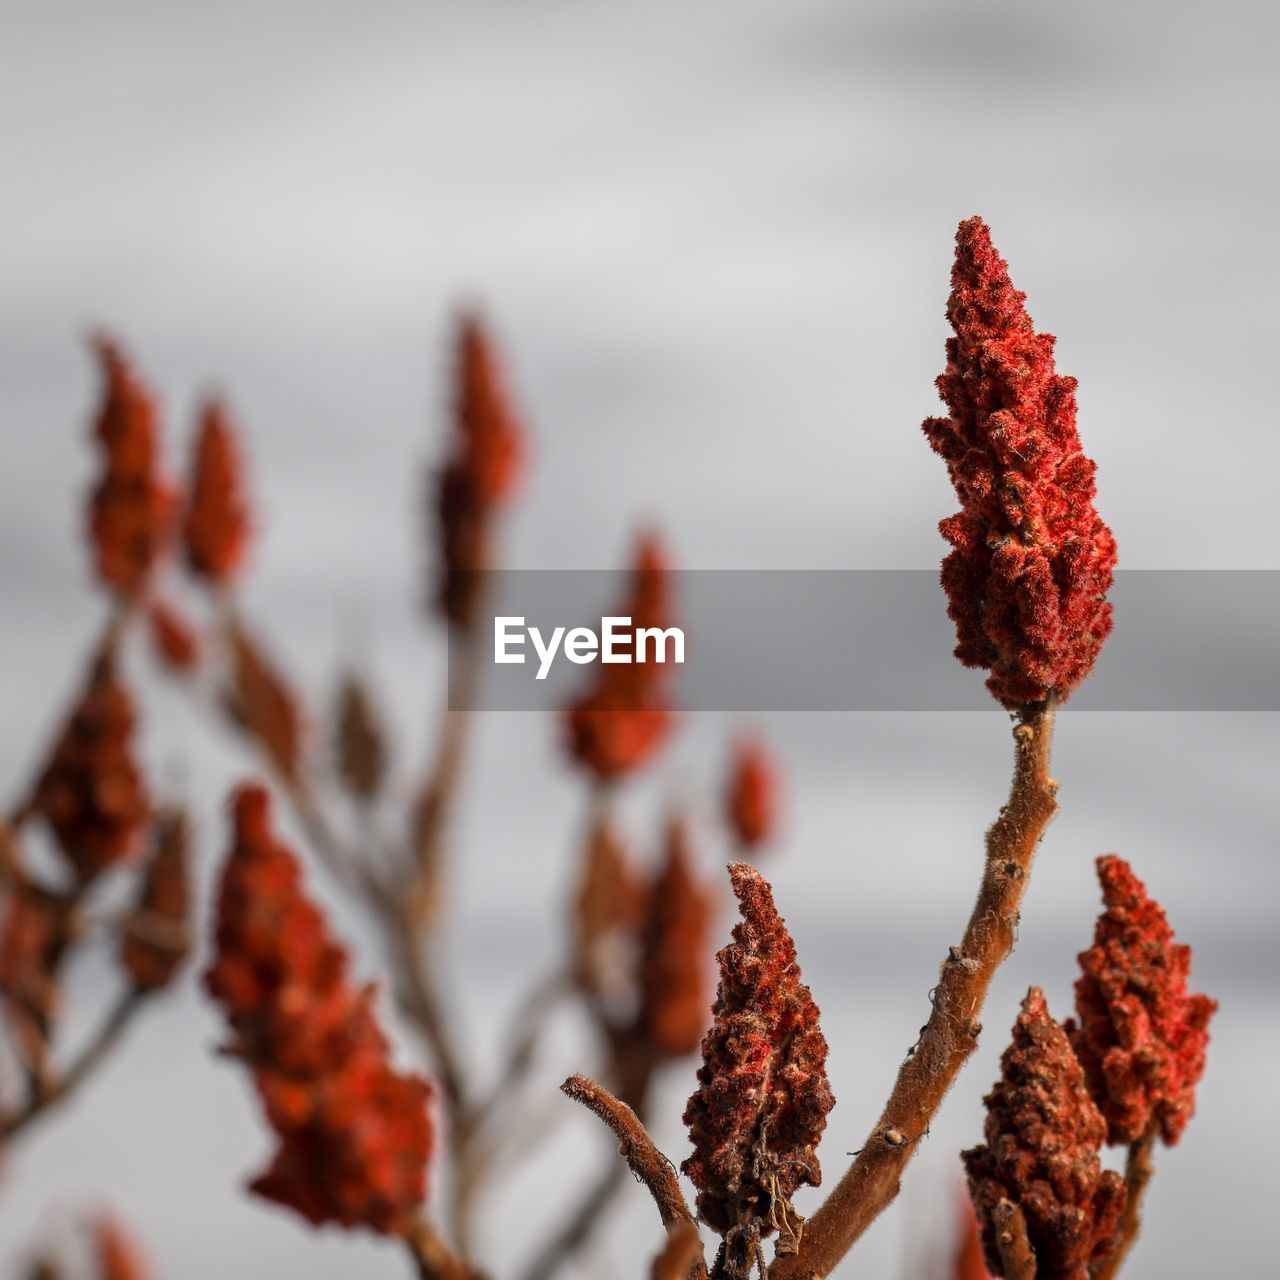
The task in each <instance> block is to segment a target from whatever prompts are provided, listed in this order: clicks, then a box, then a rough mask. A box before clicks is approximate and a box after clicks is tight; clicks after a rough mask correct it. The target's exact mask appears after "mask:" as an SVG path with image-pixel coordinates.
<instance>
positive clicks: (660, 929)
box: [637, 820, 715, 1058]
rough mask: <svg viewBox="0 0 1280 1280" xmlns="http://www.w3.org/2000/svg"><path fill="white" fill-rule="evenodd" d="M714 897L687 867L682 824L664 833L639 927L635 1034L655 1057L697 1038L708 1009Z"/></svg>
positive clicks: (673, 1053) (679, 1050)
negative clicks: (663, 852) (662, 856)
mask: <svg viewBox="0 0 1280 1280" xmlns="http://www.w3.org/2000/svg"><path fill="white" fill-rule="evenodd" d="M714 906H715V904H714V900H713V898H712V896H711V895H710V893H708V892H707V890H706V889H705V888H704V887H703V885H702V884H701V882H700V881H699V879H698V877H697V874H696V872H695V870H694V865H693V851H692V849H691V847H690V842H689V833H688V828H687V827H686V826H685V824H684V823H683V822H681V821H678V820H677V821H674V822H672V823H671V825H670V827H669V829H668V832H667V851H666V859H665V861H664V862H663V865H662V868H661V870H659V872H658V874H657V876H656V877H655V879H654V881H653V884H652V886H651V887H650V889H649V893H648V895H647V901H646V904H645V912H644V919H643V921H642V923H641V927H640V1011H639V1016H638V1019H637V1027H638V1030H639V1031H640V1034H641V1035H642V1036H643V1037H644V1039H645V1041H646V1043H647V1044H649V1045H650V1046H651V1047H652V1048H653V1049H654V1050H655V1051H656V1052H657V1053H658V1054H659V1055H660V1056H663V1057H671V1058H679V1057H683V1056H684V1055H685V1054H686V1053H692V1052H693V1051H694V1050H695V1049H696V1048H697V1047H698V1044H699V1043H700V1042H701V1040H702V1034H703V1032H704V1031H705V1030H706V1029H707V1023H708V1021H709V1020H710V1012H711V975H710V972H709V967H708V963H707V961H708V952H709V950H710V942H711V918H712V912H713V910H714Z"/></svg>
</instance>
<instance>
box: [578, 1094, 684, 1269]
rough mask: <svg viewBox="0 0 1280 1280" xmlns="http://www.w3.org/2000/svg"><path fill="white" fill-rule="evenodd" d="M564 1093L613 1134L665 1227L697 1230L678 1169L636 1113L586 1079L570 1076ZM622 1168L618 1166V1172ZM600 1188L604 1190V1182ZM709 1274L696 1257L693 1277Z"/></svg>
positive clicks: (624, 1157)
mask: <svg viewBox="0 0 1280 1280" xmlns="http://www.w3.org/2000/svg"><path fill="white" fill-rule="evenodd" d="M560 1090H561V1092H562V1093H564V1094H566V1095H567V1096H568V1097H570V1098H572V1099H573V1100H574V1101H575V1102H580V1103H581V1104H582V1105H583V1106H584V1107H586V1108H587V1110H588V1111H591V1112H592V1113H593V1114H594V1115H596V1116H597V1117H598V1118H599V1119H601V1120H602V1121H604V1123H605V1124H606V1125H608V1126H609V1128H610V1129H611V1130H612V1131H613V1133H614V1136H615V1137H616V1138H617V1139H618V1153H619V1154H620V1155H621V1156H622V1158H623V1160H625V1161H626V1163H627V1166H628V1168H630V1170H631V1172H632V1173H633V1174H634V1175H635V1176H636V1178H637V1179H638V1180H639V1181H640V1182H642V1183H643V1184H644V1186H645V1187H646V1189H647V1190H648V1192H649V1194H650V1195H651V1196H652V1197H653V1202H654V1204H655V1205H657V1207H658V1215H659V1217H660V1218H661V1219H662V1225H663V1226H664V1227H666V1228H667V1230H668V1231H670V1230H672V1229H673V1228H676V1227H679V1226H681V1225H682V1224H687V1225H689V1226H691V1227H694V1229H695V1230H696V1222H695V1220H694V1216H693V1214H692V1212H691V1211H690V1209H689V1206H688V1204H687V1203H686V1202H685V1198H684V1194H683V1192H681V1190H680V1184H679V1182H678V1181H677V1180H676V1173H675V1168H674V1167H673V1166H672V1164H671V1161H670V1160H668V1159H667V1158H666V1156H664V1155H663V1154H662V1152H661V1151H659V1150H658V1148H657V1147H656V1146H655V1145H654V1141H653V1139H652V1138H651V1137H650V1136H649V1132H648V1130H647V1129H646V1128H645V1127H644V1124H643V1123H642V1122H641V1120H640V1117H639V1116H638V1115H636V1113H635V1111H633V1110H632V1109H631V1108H630V1107H629V1106H627V1104H626V1103H625V1102H622V1101H620V1100H619V1099H618V1098H615V1097H614V1096H613V1094H611V1093H610V1092H609V1091H608V1090H607V1089H605V1088H604V1087H603V1086H602V1085H599V1084H597V1083H596V1082H595V1081H594V1080H589V1079H588V1078H587V1077H586V1076H570V1077H569V1078H568V1079H567V1080H566V1081H565V1082H564V1084H562V1085H561V1086H560ZM621 1167H622V1166H621V1165H618V1166H616V1168H618V1169H621ZM597 1185H598V1186H599V1187H603V1186H604V1185H605V1182H604V1179H602V1180H601V1182H600V1183H599V1184H597ZM706 1274H707V1272H706V1265H705V1263H704V1262H703V1260H702V1259H701V1257H697V1256H696V1257H695V1258H694V1260H693V1264H692V1265H691V1267H690V1270H689V1275H690V1277H696V1278H697V1280H705V1277H706Z"/></svg>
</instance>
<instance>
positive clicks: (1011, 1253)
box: [995, 1200, 1036, 1280]
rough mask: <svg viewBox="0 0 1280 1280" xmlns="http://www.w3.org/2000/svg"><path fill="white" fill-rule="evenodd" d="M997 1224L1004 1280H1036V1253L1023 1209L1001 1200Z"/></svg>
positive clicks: (996, 1219) (996, 1215) (997, 1210)
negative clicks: (1028, 1236) (1029, 1237)
mask: <svg viewBox="0 0 1280 1280" xmlns="http://www.w3.org/2000/svg"><path fill="white" fill-rule="evenodd" d="M995 1226H996V1247H997V1248H998V1249H999V1250H1000V1262H1001V1264H1002V1269H1003V1271H1004V1280H1036V1255H1035V1253H1034V1252H1033V1250H1032V1248H1031V1241H1030V1240H1029V1239H1028V1238H1027V1220H1026V1219H1025V1218H1024V1217H1023V1216H1022V1210H1021V1209H1019V1208H1018V1206H1017V1205H1016V1204H1014V1203H1013V1202H1012V1201H1010V1200H1001V1201H1000V1203H999V1204H998V1205H996V1208H995Z"/></svg>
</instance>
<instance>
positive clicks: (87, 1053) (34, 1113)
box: [0, 988, 144, 1144]
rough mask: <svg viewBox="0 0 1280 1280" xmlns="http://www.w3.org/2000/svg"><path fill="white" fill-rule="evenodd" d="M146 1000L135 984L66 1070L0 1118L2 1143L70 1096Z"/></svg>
mask: <svg viewBox="0 0 1280 1280" xmlns="http://www.w3.org/2000/svg"><path fill="white" fill-rule="evenodd" d="M143 1001H144V996H143V995H142V993H140V992H138V991H136V990H134V989H132V988H130V989H129V990H128V991H127V992H125V994H124V995H122V996H121V997H120V999H119V1000H118V1001H117V1002H116V1004H115V1006H114V1007H113V1008H112V1010H111V1012H110V1013H109V1014H108V1015H107V1018H106V1020H105V1021H104V1022H103V1024H102V1026H101V1027H100V1028H99V1029H98V1031H97V1033H96V1034H95V1035H94V1037H93V1039H92V1040H90V1041H89V1043H88V1044H87V1045H86V1046H85V1047H84V1048H83V1049H82V1050H81V1051H80V1054H79V1055H78V1056H77V1057H76V1058H75V1060H74V1061H73V1062H72V1063H71V1065H70V1066H69V1067H68V1068H67V1069H66V1071H65V1072H63V1073H62V1075H61V1076H59V1077H58V1078H57V1079H56V1080H54V1081H53V1082H52V1083H50V1084H48V1085H46V1086H45V1087H44V1088H43V1089H41V1090H40V1092H39V1093H38V1094H36V1095H35V1096H34V1097H32V1098H31V1099H30V1101H28V1102H27V1104H26V1105H25V1106H23V1107H22V1108H21V1110H19V1111H15V1112H13V1113H12V1114H11V1115H8V1116H5V1117H3V1118H0V1144H3V1143H5V1142H8V1141H9V1140H10V1139H11V1138H14V1137H16V1136H17V1135H18V1134H19V1133H21V1132H22V1131H23V1130H24V1129H25V1128H26V1127H27V1126H28V1125H29V1124H31V1123H32V1122H33V1121H35V1120H36V1119H38V1118H39V1117H40V1116H43V1115H45V1114H47V1113H48V1112H49V1111H50V1110H52V1109H53V1108H54V1107H55V1106H57V1105H58V1104H59V1103H62V1102H65V1101H66V1100H67V1099H68V1098H69V1097H71V1095H72V1094H73V1093H75V1091H76V1090H77V1089H78V1088H79V1087H80V1086H81V1085H82V1084H84V1082H85V1081H86V1080H88V1078H89V1077H90V1076H91V1075H92V1074H93V1073H94V1071H96V1070H97V1068H98V1067H99V1066H101V1065H102V1063H103V1062H104V1061H105V1060H106V1059H107V1057H108V1056H109V1055H110V1054H111V1051H112V1050H113V1049H114V1048H115V1047H116V1045H117V1044H118V1043H119V1042H120V1040H121V1038H122V1037H123V1035H124V1033H125V1031H126V1029H127V1028H128V1026H129V1023H130V1022H131V1021H132V1020H133V1017H134V1015H135V1014H136V1013H137V1012H138V1010H139V1009H140V1008H141V1007H142V1004H143Z"/></svg>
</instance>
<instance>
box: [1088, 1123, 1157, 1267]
mask: <svg viewBox="0 0 1280 1280" xmlns="http://www.w3.org/2000/svg"><path fill="white" fill-rule="evenodd" d="M1155 1145H1156V1127H1155V1125H1154V1124H1153V1125H1152V1126H1151V1128H1149V1129H1148V1130H1147V1131H1146V1133H1144V1134H1143V1135H1142V1137H1140V1138H1139V1139H1138V1140H1137V1141H1136V1142H1131V1143H1130V1144H1129V1155H1128V1158H1127V1159H1126V1160H1125V1166H1124V1185H1125V1189H1126V1190H1127V1192H1128V1195H1127V1197H1126V1199H1125V1203H1124V1213H1123V1214H1122V1215H1121V1218H1120V1227H1119V1230H1118V1233H1117V1234H1118V1236H1119V1243H1118V1244H1117V1245H1116V1248H1115V1251H1114V1252H1113V1253H1112V1254H1111V1256H1110V1257H1109V1258H1107V1259H1106V1261H1104V1262H1100V1263H1099V1264H1098V1265H1097V1266H1096V1267H1094V1268H1093V1269H1092V1270H1091V1271H1090V1273H1089V1275H1090V1280H1112V1278H1113V1277H1114V1276H1117V1275H1119V1274H1120V1268H1121V1267H1122V1266H1124V1262H1125V1259H1126V1258H1127V1257H1128V1256H1129V1253H1130V1251H1131V1250H1132V1248H1133V1246H1134V1245H1135V1244H1136V1243H1137V1240H1138V1233H1139V1232H1140V1231H1141V1230H1142V1199H1143V1196H1144V1195H1145V1194H1146V1190H1147V1184H1148V1183H1149V1182H1150V1181H1151V1178H1152V1175H1153V1174H1154V1173H1155V1171H1156V1170H1155V1164H1154V1163H1153V1161H1152V1159H1151V1152H1152V1150H1153V1149H1154V1148H1155Z"/></svg>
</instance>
